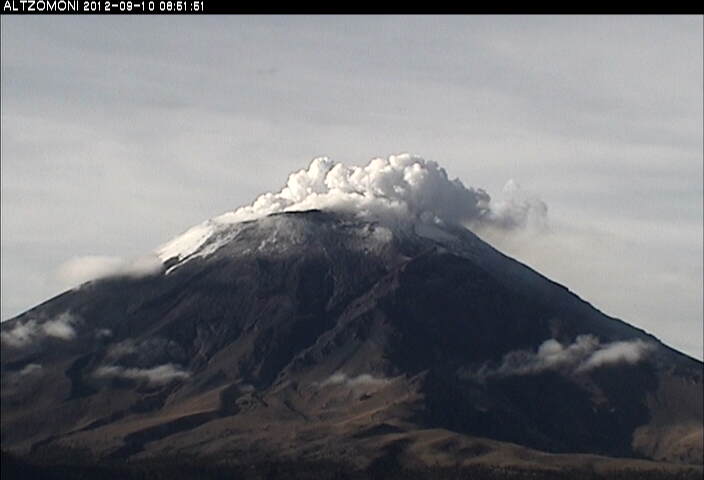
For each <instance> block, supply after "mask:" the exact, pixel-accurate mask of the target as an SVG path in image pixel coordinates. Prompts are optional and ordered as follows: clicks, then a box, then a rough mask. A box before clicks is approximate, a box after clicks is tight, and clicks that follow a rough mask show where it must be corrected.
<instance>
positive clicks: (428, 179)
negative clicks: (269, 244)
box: [157, 154, 547, 260]
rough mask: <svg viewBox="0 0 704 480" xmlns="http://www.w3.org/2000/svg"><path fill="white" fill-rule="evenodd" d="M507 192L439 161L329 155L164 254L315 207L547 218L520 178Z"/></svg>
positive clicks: (436, 216)
mask: <svg viewBox="0 0 704 480" xmlns="http://www.w3.org/2000/svg"><path fill="white" fill-rule="evenodd" d="M504 197H505V199H504V200H503V201H500V202H492V201H491V197H490V196H489V194H488V193H486V192H485V191H484V190H482V189H480V188H477V189H475V188H472V187H467V186H465V185H464V184H463V183H462V182H461V181H460V180H459V179H453V180H451V179H450V178H449V177H448V175H447V172H446V171H445V169H443V168H442V167H440V166H439V165H438V164H437V163H436V162H433V161H428V160H424V159H422V158H420V157H416V156H412V155H409V154H401V155H392V156H390V157H389V158H386V159H384V158H375V159H373V160H371V161H370V162H369V163H368V164H367V165H365V166H362V167H357V166H347V165H344V164H342V163H337V162H333V161H332V160H330V159H329V158H326V157H322V158H316V159H314V160H313V161H312V162H311V164H310V166H309V167H308V168H307V169H303V170H300V171H298V172H295V173H292V174H291V175H290V176H289V178H288V181H287V183H286V185H285V186H284V187H283V189H281V191H279V192H275V193H265V194H263V195H261V196H259V198H257V199H256V200H255V201H254V202H253V203H252V204H251V205H247V206H244V207H241V208H238V209H237V210H234V211H232V212H228V213H225V214H223V215H220V216H219V217H215V218H213V219H212V220H209V221H207V222H205V223H203V224H201V225H197V226H195V227H193V228H192V229H190V230H188V231H187V232H185V233H184V234H182V235H180V236H178V237H176V238H175V239H173V240H172V241H171V242H169V243H167V244H165V245H163V246H162V247H161V248H160V249H159V250H158V252H157V253H158V254H159V256H160V258H161V259H162V260H167V259H169V258H173V257H177V258H179V259H183V258H185V257H187V256H189V255H191V254H192V253H194V252H196V251H197V250H198V249H199V248H200V247H201V246H202V245H203V244H204V243H205V242H206V241H207V240H208V239H209V238H210V237H211V236H212V235H213V233H215V232H216V231H217V230H218V229H219V228H221V227H222V226H223V225H229V224H232V223H238V222H242V221H247V220H253V219H256V218H260V217H263V216H266V215H270V214H272V213H279V212H291V211H304V210H311V209H320V210H329V211H340V212H350V213H354V214H356V215H359V216H362V217H367V218H373V219H375V220H382V221H384V220H386V221H392V222H398V221H401V222H407V221H411V222H423V223H430V224H455V225H465V226H474V225H476V226H481V225H492V226H494V227H496V228H497V229H500V230H510V229H515V228H522V227H526V226H528V225H532V224H544V223H545V218H546V215H547V207H546V206H545V204H544V203H543V202H541V201H540V200H538V199H536V198H532V197H528V196H526V195H524V194H522V192H521V191H520V188H519V187H518V185H517V184H516V183H515V182H509V183H508V184H507V187H506V188H505V189H504Z"/></svg>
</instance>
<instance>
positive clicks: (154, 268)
mask: <svg viewBox="0 0 704 480" xmlns="http://www.w3.org/2000/svg"><path fill="white" fill-rule="evenodd" d="M162 269H163V265H162V263H161V261H160V260H159V258H158V257H156V256H155V255H147V256H144V257H139V258H136V259H132V260H125V259H123V258H118V257H101V256H86V257H77V258H73V259H71V260H68V261H67V262H65V263H63V264H62V265H61V266H60V267H59V269H58V271H57V277H58V279H59V280H60V281H61V282H62V283H63V284H64V285H66V286H75V285H80V284H82V283H85V282H87V281H90V280H98V279H101V278H109V277H132V278H138V277H146V276H149V275H155V274H157V273H160V272H161V271H162Z"/></svg>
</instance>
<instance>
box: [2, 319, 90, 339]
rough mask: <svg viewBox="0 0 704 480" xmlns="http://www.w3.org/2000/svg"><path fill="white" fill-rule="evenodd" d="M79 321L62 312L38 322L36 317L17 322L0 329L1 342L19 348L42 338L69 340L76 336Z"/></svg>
mask: <svg viewBox="0 0 704 480" xmlns="http://www.w3.org/2000/svg"><path fill="white" fill-rule="evenodd" d="M79 323H81V320H80V318H79V317H77V316H75V315H73V314H70V313H62V314H61V315H58V316H56V317H54V318H51V319H49V320H46V321H44V322H39V321H37V320H36V319H30V320H26V321H24V322H18V323H17V324H15V325H14V326H13V327H12V328H7V329H4V330H3V331H2V334H0V338H1V339H2V344H3V345H7V346H10V347H15V348H21V347H24V346H26V345H29V344H32V343H34V342H35V341H38V340H42V339H44V338H47V337H50V338H56V339H59V340H64V341H69V340H73V339H74V338H76V326H77V325H78V324H79Z"/></svg>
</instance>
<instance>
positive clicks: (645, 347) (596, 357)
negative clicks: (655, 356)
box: [580, 340, 652, 370]
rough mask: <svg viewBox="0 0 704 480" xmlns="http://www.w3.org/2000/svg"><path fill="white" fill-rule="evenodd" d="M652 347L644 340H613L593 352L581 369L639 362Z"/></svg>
mask: <svg viewBox="0 0 704 480" xmlns="http://www.w3.org/2000/svg"><path fill="white" fill-rule="evenodd" d="M651 348H652V345H650V344H648V343H645V342H643V341H642V340H636V341H630V342H613V343H610V344H607V345H604V347H603V348H601V349H600V350H597V351H595V352H594V353H592V355H591V356H590V357H589V358H588V359H587V360H586V362H584V364H582V365H581V366H580V369H582V370H590V369H592V368H598V367H601V366H604V365H611V364H615V363H629V364H634V363H638V362H639V361H640V360H641V359H642V358H643V356H644V355H645V354H646V353H648V351H649V350H650V349H651Z"/></svg>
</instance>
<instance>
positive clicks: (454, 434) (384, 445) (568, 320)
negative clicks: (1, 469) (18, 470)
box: [2, 211, 702, 469]
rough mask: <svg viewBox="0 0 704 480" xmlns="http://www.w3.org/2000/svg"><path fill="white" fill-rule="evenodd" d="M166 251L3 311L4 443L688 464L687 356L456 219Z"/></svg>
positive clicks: (288, 230) (693, 391) (253, 237)
mask: <svg viewBox="0 0 704 480" xmlns="http://www.w3.org/2000/svg"><path fill="white" fill-rule="evenodd" d="M199 242H200V241H199ZM164 251H166V252H167V255H166V256H169V255H171V256H170V257H169V258H163V260H164V261H165V272H160V273H157V274H154V275H150V276H146V277H142V278H134V277H122V278H110V279H105V280H101V281H95V282H91V283H88V284H85V285H83V286H81V287H80V288H77V289H74V290H71V291H69V292H66V293H64V294H62V295H60V296H58V297H56V298H54V299H51V300H50V301H48V302H46V303H44V304H42V305H39V306H38V307H35V308H34V309H32V310H30V311H28V312H27V313H25V314H23V315H20V316H19V317H17V318H15V319H13V320H10V321H8V322H5V323H3V324H2V332H3V348H2V448H3V450H8V451H12V452H15V453H19V454H29V455H30V456H41V455H44V456H47V455H51V454H52V453H51V452H62V451H64V450H65V449H66V448H71V449H74V450H76V451H81V452H83V453H85V454H89V455H90V456H96V457H98V458H114V459H120V458H132V459H137V458H145V457H149V456H154V455H179V454H182V453H184V452H187V453H188V454H189V455H195V456H196V457H202V458H206V457H208V456H211V455H215V454H217V455H218V456H219V457H220V458H223V459H228V458H229V459H232V458H237V459H238V460H239V461H257V460H263V459H266V458H272V457H273V458H280V459H293V460H301V461H303V460H306V461H308V460H309V461H322V460H331V459H333V460H335V461H339V462H343V463H349V464H355V465H358V466H362V467H363V466H364V465H369V464H373V462H374V461H375V459H376V460H378V459H380V458H387V457H388V458H393V459H394V461H398V462H403V463H404V464H408V465H413V464H433V462H435V463H440V464H449V465H453V464H456V463H459V464H462V463H467V464H474V463H486V464H504V465H517V466H521V467H531V468H534V467H535V468H537V467H538V466H541V465H542V467H541V468H562V467H564V466H565V465H588V466H589V468H596V467H594V465H601V466H604V465H607V466H606V467H603V468H607V469H608V468H615V467H613V462H614V461H610V460H608V459H606V458H602V457H593V456H584V454H590V455H603V456H611V457H639V458H645V459H651V460H656V461H661V462H667V463H668V465H670V464H673V463H680V464H695V465H696V464H699V465H701V463H702V364H701V362H698V361H696V360H693V359H691V358H689V357H687V356H685V355H682V354H680V353H678V352H675V351H673V350H671V349H670V348H668V347H666V346H665V345H663V344H661V343H660V342H659V341H658V340H657V339H655V338H653V337H652V336H650V335H648V334H647V333H645V332H643V331H642V330H639V329H636V328H634V327H632V326H629V325H628V324H626V323H624V322H621V321H619V320H617V319H613V318H610V317H607V316H605V315H603V314H602V313H600V312H599V311H597V310H596V309H594V308H593V307H591V306H590V305H589V304H588V303H586V302H584V301H582V300H581V299H579V298H578V297H577V296H575V295H574V294H572V293H571V292H569V291H568V290H567V289H566V288H564V287H562V286H560V285H558V284H556V283H554V282H551V281H550V280H548V279H546V278H544V277H543V276H541V275H540V274H538V273H536V272H535V271H533V270H531V269H530V268H528V267H526V266H524V265H522V264H520V263H519V262H516V261H515V260H513V259H511V258H509V257H506V256H504V255H503V254H501V253H500V252H498V251H496V250H495V249H493V248H492V247H491V246H489V245H488V244H486V243H484V242H483V241H482V240H480V239H479V238H478V237H476V236H475V235H474V234H472V233H471V232H470V231H468V230H466V229H463V228H459V227H448V226H442V227H440V226H439V225H438V224H433V223H421V222H414V223H395V224H388V223H378V222H373V221H368V220H361V219H359V218H357V217H354V216H351V215H344V214H339V213H337V214H335V213H329V212H321V211H306V212H298V213H281V214H274V215H270V216H267V217H264V218H261V219H257V220H253V221H248V222H242V223H237V224H232V225H229V226H227V227H226V228H221V229H220V230H218V231H217V232H216V233H215V234H210V235H209V236H208V237H207V238H206V239H205V240H204V241H202V242H200V243H197V244H196V246H195V248H192V246H188V248H187V249H186V250H182V251H181V253H182V254H179V252H178V251H176V252H174V251H173V250H171V251H169V250H168V249H167V250H164ZM164 251H162V252H164ZM183 252H185V253H183ZM518 445H520V447H519V446H518ZM62 449H64V450H62ZM540 451H543V452H552V453H555V454H565V453H571V454H580V455H568V456H567V457H565V456H560V455H557V456H555V455H548V454H545V453H541V452H540ZM610 462H611V463H610ZM632 462H636V461H635V460H633V461H632ZM608 465H612V467H609V466H608ZM629 465H630V466H629V468H632V467H633V465H636V464H635V463H633V464H629ZM638 465H640V466H642V465H648V467H647V468H660V467H656V466H654V465H660V464H650V463H647V462H643V463H642V464H638ZM585 468H586V467H585ZM599 468H602V467H599ZM639 468H640V467H639ZM643 468H646V467H643ZM667 468H675V467H674V466H672V465H670V466H669V467H667Z"/></svg>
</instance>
